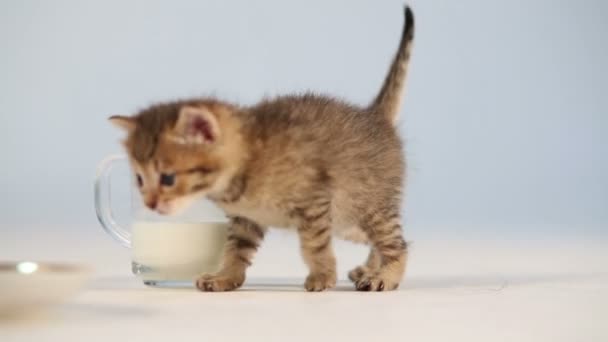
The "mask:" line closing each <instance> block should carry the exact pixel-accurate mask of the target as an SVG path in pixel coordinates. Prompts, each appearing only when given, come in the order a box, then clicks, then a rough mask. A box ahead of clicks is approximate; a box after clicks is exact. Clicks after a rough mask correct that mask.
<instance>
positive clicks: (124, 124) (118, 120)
mask: <svg viewBox="0 0 608 342" xmlns="http://www.w3.org/2000/svg"><path fill="white" fill-rule="evenodd" d="M108 120H110V122H111V123H112V124H113V125H114V126H116V127H118V128H120V129H123V130H125V131H127V132H129V133H130V132H133V130H135V120H133V118H131V117H128V116H122V115H113V116H110V118H109V119H108Z"/></svg>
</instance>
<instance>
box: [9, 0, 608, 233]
mask: <svg viewBox="0 0 608 342" xmlns="http://www.w3.org/2000/svg"><path fill="white" fill-rule="evenodd" d="M411 4H412V5H413V7H414V10H415V13H416V15H417V24H418V26H417V41H416V46H415V50H414V58H413V61H412V68H411V74H410V77H409V79H408V83H409V86H408V94H407V100H406V101H405V104H404V110H403V115H402V119H401V124H400V126H401V128H402V131H403V135H404V137H405V138H406V140H407V144H408V157H409V161H410V184H409V190H408V202H407V207H406V213H407V214H406V215H407V219H408V223H409V226H410V227H412V228H411V229H422V228H421V227H433V228H432V229H460V228H454V227H456V226H458V227H467V229H468V228H474V229H482V228H475V227H488V226H491V227H496V228H495V229H497V233H500V232H501V229H504V232H506V230H507V229H508V230H520V231H523V230H524V229H525V230H534V229H536V230H537V231H539V232H545V231H547V232H548V231H549V229H551V230H550V231H561V232H571V233H578V232H582V233H592V232H600V231H603V230H605V227H606V226H607V224H608V210H606V209H607V208H608V157H607V153H606V148H607V147H608V134H607V133H608V99H607V96H606V90H607V89H608V66H607V62H606V61H608V38H607V34H608V21H606V20H605V14H606V13H608V3H607V2H605V1H601V0H595V1H593V0H586V1H578V2H574V1H562V0H559V1H548V0H535V1H523V0H516V1H498V0H460V1H439V0H424V1H423V0H418V1H411ZM402 20H403V18H402V3H401V1H396V0H395V1H372V0H367V1H353V0H349V1H346V0H343V1H335V0H334V1H324V0H310V1H305V2H294V1H289V2H288V1H280V0H265V1H247V0H239V1H219V0H217V1H195V0H180V1H122V0H120V1H119V0H112V1H76V0H72V1H66V0H62V1H59V0H57V1H43V0H36V1H35V0H27V1H2V2H0V47H1V53H0V160H1V168H0V191H1V194H2V196H1V197H0V214H1V216H0V223H1V224H3V225H4V226H5V227H11V226H14V227H16V226H19V225H26V224H29V225H31V224H49V223H52V224H54V225H55V224H66V225H81V224H95V217H94V211H93V208H92V180H93V176H94V172H95V167H96V164H97V162H98V161H99V160H100V159H101V158H102V157H103V156H105V155H106V154H109V153H112V152H117V151H120V147H119V144H118V139H119V136H120V134H118V132H116V131H115V130H114V129H113V128H112V127H110V125H109V124H108V123H107V122H106V118H107V117H108V116H109V115H111V114H121V113H131V112H133V111H135V110H137V109H138V108H141V107H142V106H145V105H147V104H149V103H151V102H154V101H160V100H166V99H172V98H175V97H184V96H193V95H198V94H205V93H215V94H217V95H220V96H222V97H225V98H227V99H230V100H234V101H241V102H244V103H251V102H254V101H256V100H257V99H259V98H260V97H261V96H263V95H272V94H277V93H283V92H291V91H298V90H306V89H313V90H319V91H324V92H329V93H332V94H335V95H338V96H342V97H345V98H348V99H351V100H352V101H354V102H357V103H366V102H367V101H369V100H370V99H371V98H372V97H373V95H374V94H375V92H376V91H377V89H378V88H379V86H380V83H381V81H382V79H383V77H384V73H385V72H386V70H387V67H388V63H389V61H390V58H391V56H392V54H393V52H394V50H395V48H396V45H397V43H398V39H399V34H400V30H401V25H402ZM416 227H420V228H416ZM547 227H548V228H547ZM3 229H6V228H3ZM425 229H430V228H425ZM484 229H485V228H484Z"/></svg>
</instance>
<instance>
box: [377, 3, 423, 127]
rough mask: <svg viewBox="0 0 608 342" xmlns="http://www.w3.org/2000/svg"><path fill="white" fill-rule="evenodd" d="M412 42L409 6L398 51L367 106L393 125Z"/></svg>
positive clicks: (406, 8)
mask: <svg viewBox="0 0 608 342" xmlns="http://www.w3.org/2000/svg"><path fill="white" fill-rule="evenodd" d="M413 41H414V13H413V12H412V10H411V9H410V8H409V6H405V24H404V25H403V33H402V34H401V43H400V44H399V50H398V51H397V54H396V55H395V58H394V59H393V64H391V68H390V70H389V72H388V74H387V75H386V78H385V80H384V84H383V85H382V89H380V92H379V93H378V95H377V96H376V98H375V99H374V102H373V103H372V104H371V105H370V106H369V109H370V110H371V111H373V112H376V113H378V114H381V115H384V116H385V117H386V118H387V119H388V120H389V121H390V122H391V123H393V124H395V122H396V121H397V115H398V114H399V109H400V106H401V93H402V92H403V88H404V81H405V76H406V75H407V67H408V64H409V61H410V54H411V50H412V42H413Z"/></svg>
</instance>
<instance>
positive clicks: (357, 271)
mask: <svg viewBox="0 0 608 342" xmlns="http://www.w3.org/2000/svg"><path fill="white" fill-rule="evenodd" d="M366 271H367V267H365V266H357V267H355V268H354V269H352V270H351V271H350V272H348V279H350V281H352V282H353V283H356V282H358V281H359V280H361V278H362V277H363V275H364V274H365V272H366Z"/></svg>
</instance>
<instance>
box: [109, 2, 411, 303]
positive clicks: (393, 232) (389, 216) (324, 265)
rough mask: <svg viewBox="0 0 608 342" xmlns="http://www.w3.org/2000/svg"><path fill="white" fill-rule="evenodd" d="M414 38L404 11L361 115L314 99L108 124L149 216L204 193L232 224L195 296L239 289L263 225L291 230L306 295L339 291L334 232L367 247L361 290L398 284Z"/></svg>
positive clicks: (197, 105) (190, 107)
mask: <svg viewBox="0 0 608 342" xmlns="http://www.w3.org/2000/svg"><path fill="white" fill-rule="evenodd" d="M413 34H414V18H413V14H412V11H411V10H410V9H409V8H407V7H406V8H405V25H404V29H403V33H402V38H401V44H400V46H399V50H398V52H397V54H396V56H395V58H394V61H393V63H392V66H391V68H390V71H389V73H388V75H387V77H386V79H385V81H384V85H383V87H382V88H381V90H380V92H379V94H378V95H377V97H376V98H375V100H374V101H373V102H372V104H371V105H370V106H368V107H358V106H354V105H351V104H348V103H345V102H342V101H340V100H336V99H334V98H331V97H326V96H321V95H315V94H305V95H288V96H280V97H278V98H275V99H270V100H263V101H261V102H260V103H258V104H256V105H254V106H250V107H242V106H238V105H235V104H231V103H227V102H223V101H220V100H217V99H213V98H200V99H198V98H197V99H190V100H181V101H174V102H168V103H162V104H157V105H154V106H151V107H150V108H147V109H145V110H143V111H141V112H140V113H138V114H137V115H135V116H131V117H127V116H113V117H111V118H110V120H111V122H112V123H114V124H116V125H117V126H119V127H121V128H123V129H124V130H126V131H127V133H128V136H127V138H126V140H125V141H124V145H125V148H126V150H127V152H128V155H129V157H130V161H131V165H132V168H133V171H134V173H135V175H136V182H137V184H138V185H139V188H140V191H141V194H142V197H143V199H144V202H145V204H146V205H147V206H148V207H149V208H150V209H153V210H156V211H157V212H159V213H161V214H174V213H176V212H179V210H180V209H183V208H185V207H187V206H188V205H189V204H190V203H192V202H193V201H195V200H197V199H198V198H201V197H202V196H206V197H208V198H209V199H211V200H212V201H214V202H215V203H216V204H217V205H218V206H219V207H221V208H222V209H223V210H224V211H225V212H226V214H227V215H228V217H229V218H230V219H231V227H230V232H229V238H228V245H227V247H226V252H225V256H224V262H223V268H222V269H221V270H220V271H219V272H218V273H216V274H207V275H202V276H201V277H200V278H199V279H198V280H197V281H196V285H197V287H198V288H199V289H200V290H202V291H227V290H234V289H236V288H238V287H240V286H241V285H242V284H243V282H244V281H245V271H246V269H247V267H248V266H250V265H251V262H252V259H253V256H254V253H255V252H256V250H257V249H258V247H259V245H260V243H261V242H262V239H263V238H264V234H265V233H266V230H267V227H270V226H273V227H293V228H295V229H296V231H297V233H298V235H299V238H300V243H301V253H302V256H303V258H304V261H305V262H306V264H307V265H308V267H309V270H310V273H309V275H308V277H307V278H306V281H305V284H304V286H305V288H306V290H308V291H322V290H325V289H328V288H332V287H334V286H335V284H336V259H335V257H334V253H333V250H332V244H331V239H332V235H336V236H338V237H341V238H344V239H347V240H351V241H355V242H361V243H365V244H368V245H369V246H370V249H371V251H370V253H369V257H368V259H367V261H366V262H365V264H364V265H362V266H359V267H357V268H355V269H354V270H352V271H351V272H350V273H349V278H350V279H351V280H352V281H353V282H354V283H355V286H356V288H357V290H361V291H384V290H394V289H396V288H397V287H398V286H399V282H400V281H401V278H402V276H403V273H404V270H405V265H406V257H407V245H406V242H405V241H404V239H403V237H402V231H401V219H400V205H401V197H402V187H403V183H404V177H405V160H404V154H403V149H402V143H401V141H400V139H399V137H398V135H397V131H396V129H395V127H394V123H395V121H396V118H397V114H398V112H399V106H400V99H401V96H402V95H401V93H402V92H403V88H404V79H405V76H406V72H407V66H408V62H409V58H410V50H411V46H412V41H413Z"/></svg>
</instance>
